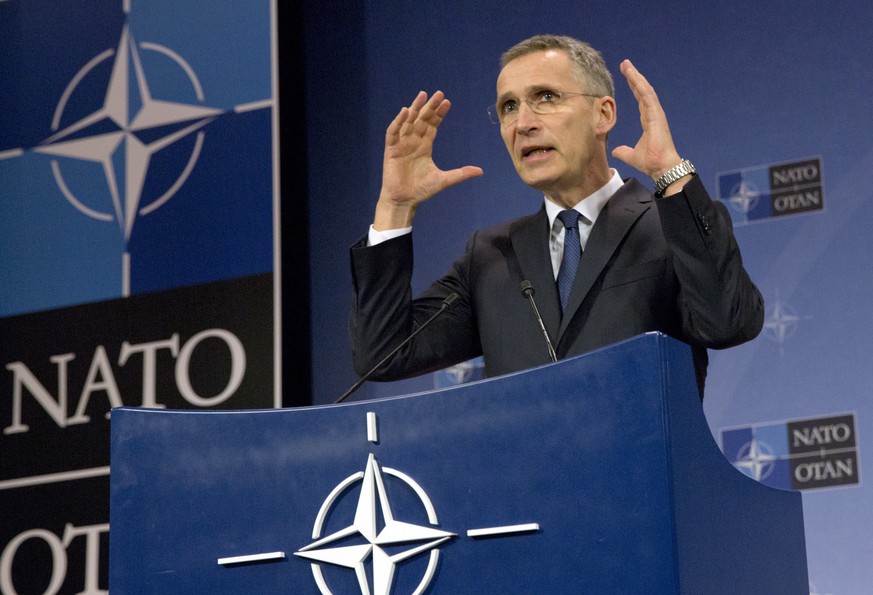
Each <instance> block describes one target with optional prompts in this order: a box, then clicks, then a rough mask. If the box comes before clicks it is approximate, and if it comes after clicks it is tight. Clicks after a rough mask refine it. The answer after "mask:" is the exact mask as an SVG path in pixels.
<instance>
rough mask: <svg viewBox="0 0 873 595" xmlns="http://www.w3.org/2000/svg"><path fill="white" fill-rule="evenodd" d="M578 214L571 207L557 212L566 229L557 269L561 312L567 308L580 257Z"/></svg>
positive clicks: (579, 214)
mask: <svg viewBox="0 0 873 595" xmlns="http://www.w3.org/2000/svg"><path fill="white" fill-rule="evenodd" d="M580 216H581V213H579V211H576V210H573V209H567V210H566V211H561V212H560V213H558V218H559V219H560V220H561V223H563V224H564V228H565V229H566V230H567V231H566V232H565V233H564V258H563V259H562V260H561V268H560V269H558V294H559V295H560V296H561V313H562V314H563V313H564V310H565V309H566V308H567V300H569V299H570V289H571V288H572V287H573V279H575V278H576V270H577V269H578V268H579V259H580V258H581V257H582V246H581V244H580V242H579V217H580Z"/></svg>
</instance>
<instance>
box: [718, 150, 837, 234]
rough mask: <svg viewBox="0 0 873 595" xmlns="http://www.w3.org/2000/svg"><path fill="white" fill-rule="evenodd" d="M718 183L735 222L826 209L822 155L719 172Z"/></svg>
mask: <svg viewBox="0 0 873 595" xmlns="http://www.w3.org/2000/svg"><path fill="white" fill-rule="evenodd" d="M716 187H717V188H718V198H719V199H720V200H721V201H723V202H724V203H725V204H727V206H728V210H729V211H730V212H731V217H732V219H733V222H734V225H742V224H745V223H751V222H753V221H758V220H764V219H771V218H774V217H781V216H784V215H794V214H797V213H805V212H810V211H822V210H824V190H823V183H822V174H821V159H819V158H812V159H805V160H802V161H792V162H788V163H777V164H773V165H765V166H760V167H751V168H746V169H741V170H737V171H731V172H723V173H719V174H718V175H717V176H716Z"/></svg>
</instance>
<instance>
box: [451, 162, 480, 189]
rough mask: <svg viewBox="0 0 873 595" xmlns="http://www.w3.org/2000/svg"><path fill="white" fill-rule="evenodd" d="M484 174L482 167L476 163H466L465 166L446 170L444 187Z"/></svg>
mask: <svg viewBox="0 0 873 595" xmlns="http://www.w3.org/2000/svg"><path fill="white" fill-rule="evenodd" d="M483 174H484V172H483V171H482V168H481V167H477V166H475V165H465V166H464V167H459V168H457V169H450V170H448V171H444V172H443V188H444V189H445V188H449V187H450V186H454V185H455V184H460V183H461V182H465V181H467V180H469V179H471V178H478V177H479V176H481V175H483Z"/></svg>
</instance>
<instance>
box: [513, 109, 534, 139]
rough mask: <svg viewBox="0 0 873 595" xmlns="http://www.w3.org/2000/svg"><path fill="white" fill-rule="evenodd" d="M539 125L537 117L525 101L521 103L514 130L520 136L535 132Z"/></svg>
mask: <svg viewBox="0 0 873 595" xmlns="http://www.w3.org/2000/svg"><path fill="white" fill-rule="evenodd" d="M538 124H539V116H537V114H536V112H534V111H533V110H532V109H531V107H530V105H529V104H528V102H527V101H522V102H521V103H519V106H518V117H517V118H516V120H515V128H516V130H517V131H518V132H519V133H521V134H529V133H530V132H531V131H533V130H536V128H537V125H538Z"/></svg>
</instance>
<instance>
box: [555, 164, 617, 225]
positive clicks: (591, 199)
mask: <svg viewBox="0 0 873 595" xmlns="http://www.w3.org/2000/svg"><path fill="white" fill-rule="evenodd" d="M609 171H610V172H612V177H611V178H610V179H609V181H608V182H607V183H606V184H604V185H603V186H601V187H600V188H599V189H598V190H596V191H595V192H594V193H593V194H590V195H588V196H586V197H585V198H583V199H582V200H580V201H579V202H577V203H576V204H575V205H574V206H573V208H574V209H575V210H577V211H579V212H580V213H582V216H583V217H585V218H586V219H587V220H588V221H590V222H591V225H594V222H595V221H596V220H597V216H598V215H600V211H602V210H603V207H604V205H605V204H606V202H607V201H608V200H609V199H610V197H611V196H612V195H613V194H615V193H616V192H618V190H619V188H621V187H622V186H623V185H624V182H623V181H622V179H621V176H619V175H618V172H617V171H616V170H615V169H613V168H610V169H609ZM545 205H546V215H547V216H548V218H549V229H551V228H552V227H554V225H555V219H557V218H558V213H560V212H561V211H563V210H564V208H563V207H560V206H558V205H556V204H555V203H553V202H552V201H550V200H549V199H548V197H546V198H545Z"/></svg>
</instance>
